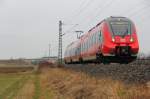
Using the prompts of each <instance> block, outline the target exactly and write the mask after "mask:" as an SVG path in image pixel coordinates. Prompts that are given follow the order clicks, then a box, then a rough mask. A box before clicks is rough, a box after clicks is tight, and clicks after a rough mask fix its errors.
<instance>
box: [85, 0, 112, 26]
mask: <svg viewBox="0 0 150 99" xmlns="http://www.w3.org/2000/svg"><path fill="white" fill-rule="evenodd" d="M113 1H114V0H111V1H109V2H108V3H106V4H105V5H104V6H102V7H100V10H99V11H98V13H97V14H96V15H95V16H93V17H92V18H91V19H90V20H89V22H88V23H87V25H89V24H90V23H91V22H92V21H93V20H94V18H95V17H97V16H98V17H100V16H99V14H101V15H102V13H103V11H106V9H108V8H109V6H110V5H112V4H113ZM104 9H105V10H104Z"/></svg>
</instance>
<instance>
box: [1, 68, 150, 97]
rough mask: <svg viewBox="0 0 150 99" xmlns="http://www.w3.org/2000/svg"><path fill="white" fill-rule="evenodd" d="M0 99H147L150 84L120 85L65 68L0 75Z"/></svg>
mask: <svg viewBox="0 0 150 99" xmlns="http://www.w3.org/2000/svg"><path fill="white" fill-rule="evenodd" d="M0 99H150V82H149V83H145V84H140V85H137V84H131V85H130V84H124V83H123V82H121V81H119V80H113V79H112V78H109V77H102V78H100V79H97V78H96V77H92V76H90V75H88V74H86V73H84V72H79V71H78V72H77V71H73V70H70V69H67V68H49V67H44V68H43V67H42V68H40V69H39V70H38V71H32V72H31V71H30V72H28V71H26V72H16V73H0Z"/></svg>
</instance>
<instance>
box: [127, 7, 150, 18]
mask: <svg viewBox="0 0 150 99" xmlns="http://www.w3.org/2000/svg"><path fill="white" fill-rule="evenodd" d="M149 7H150V5H147V6H144V7H142V8H141V9H139V10H137V11H135V12H133V13H131V14H130V15H129V16H130V17H134V16H135V15H136V14H137V13H139V12H140V11H143V10H144V9H146V8H149Z"/></svg>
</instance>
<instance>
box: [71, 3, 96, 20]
mask: <svg viewBox="0 0 150 99" xmlns="http://www.w3.org/2000/svg"><path fill="white" fill-rule="evenodd" d="M86 1H87V0H86ZM92 2H93V1H92ZM92 2H91V0H88V1H87V2H86V3H85V2H83V6H81V7H80V9H79V11H78V12H77V13H76V14H75V15H74V16H72V18H73V19H74V20H75V19H76V18H77V17H79V16H80V15H81V13H82V12H84V10H85V9H86V8H87V7H88V6H89V5H90V4H92ZM84 4H85V5H84ZM70 23H72V21H70Z"/></svg>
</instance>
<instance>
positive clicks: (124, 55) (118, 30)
mask: <svg viewBox="0 0 150 99" xmlns="http://www.w3.org/2000/svg"><path fill="white" fill-rule="evenodd" d="M107 27H108V28H107V30H106V33H105V37H106V38H105V39H106V40H105V42H104V48H103V50H104V54H107V55H110V56H115V57H116V58H117V60H119V59H123V61H125V60H126V61H129V62H130V61H133V60H135V59H136V57H137V54H138V51H139V44H138V38H137V33H136V29H135V25H134V24H133V22H132V21H130V20H129V19H127V18H125V17H110V18H108V19H107ZM105 45H106V46H105Z"/></svg>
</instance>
